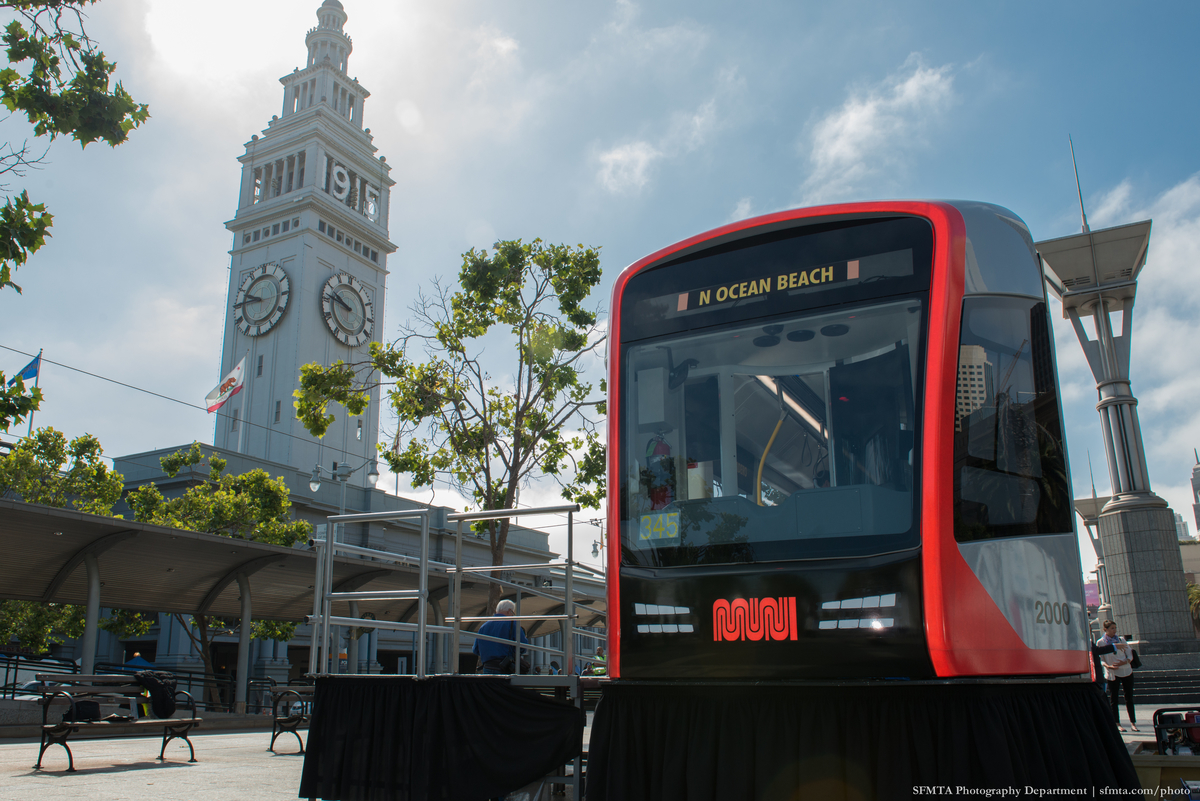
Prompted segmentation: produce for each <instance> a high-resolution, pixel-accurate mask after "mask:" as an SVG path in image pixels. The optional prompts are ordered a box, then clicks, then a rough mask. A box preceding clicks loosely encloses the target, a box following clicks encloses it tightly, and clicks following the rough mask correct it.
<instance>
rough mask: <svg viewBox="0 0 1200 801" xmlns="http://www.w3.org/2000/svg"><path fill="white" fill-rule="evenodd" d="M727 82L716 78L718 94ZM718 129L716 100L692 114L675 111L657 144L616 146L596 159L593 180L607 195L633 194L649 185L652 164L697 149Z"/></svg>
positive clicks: (634, 143) (722, 78)
mask: <svg viewBox="0 0 1200 801" xmlns="http://www.w3.org/2000/svg"><path fill="white" fill-rule="evenodd" d="M729 83H730V81H729V80H728V76H724V75H723V76H721V78H720V79H719V84H721V86H718V90H717V91H718V93H720V92H721V91H722V90H723V88H724V86H725V85H728V84H729ZM719 127H720V118H719V117H718V115H717V98H716V96H715V95H714V96H713V97H710V98H708V99H707V100H705V101H704V102H703V103H701V104H700V105H699V106H698V107H697V108H696V110H695V111H687V112H676V113H674V114H673V115H672V116H671V121H670V123H669V124H668V125H667V126H666V131H665V132H664V133H663V135H662V137H661V138H660V139H659V141H658V142H657V144H651V143H650V142H647V141H644V140H643V141H636V142H630V143H627V144H623V145H617V146H616V147H613V148H610V149H609V150H606V151H604V152H603V153H601V154H600V155H599V157H598V160H599V162H600V167H599V169H598V170H597V172H596V180H597V181H598V182H599V183H600V185H601V186H603V187H604V188H605V189H607V190H608V191H610V192H613V193H618V194H620V193H628V192H636V191H638V190H640V189H642V188H643V187H645V185H646V184H647V183H648V182H649V180H650V169H651V167H652V165H653V164H654V163H655V162H656V161H659V160H660V159H664V158H679V157H681V156H685V155H687V154H689V153H692V152H694V151H696V150H698V149H700V148H701V147H702V146H703V145H704V144H705V143H706V142H707V141H708V140H709V138H710V137H711V135H712V133H713V132H714V131H715V130H717V128H719Z"/></svg>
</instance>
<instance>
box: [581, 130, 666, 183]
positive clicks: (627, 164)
mask: <svg viewBox="0 0 1200 801" xmlns="http://www.w3.org/2000/svg"><path fill="white" fill-rule="evenodd" d="M661 156H662V151H660V150H659V149H658V148H656V147H654V146H653V145H651V144H650V143H649V142H630V143H628V144H625V145H618V146H617V147H614V148H612V149H611V150H608V151H606V152H604V153H601V154H600V157H599V160H600V170H599V172H598V173H597V174H596V179H597V180H598V181H600V184H601V185H602V186H603V187H604V188H605V189H607V190H608V191H610V192H618V193H621V192H629V191H637V190H639V189H641V188H642V187H643V186H645V185H646V182H647V181H649V180H650V176H649V172H650V165H651V164H652V163H653V162H654V161H655V160H657V159H659V158H660V157H661Z"/></svg>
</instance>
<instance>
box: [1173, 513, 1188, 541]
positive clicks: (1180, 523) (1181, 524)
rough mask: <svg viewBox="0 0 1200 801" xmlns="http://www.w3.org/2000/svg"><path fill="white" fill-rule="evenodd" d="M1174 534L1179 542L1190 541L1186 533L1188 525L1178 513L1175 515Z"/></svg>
mask: <svg viewBox="0 0 1200 801" xmlns="http://www.w3.org/2000/svg"><path fill="white" fill-rule="evenodd" d="M1175 533H1176V535H1177V536H1178V537H1179V539H1181V540H1190V539H1192V535H1191V534H1190V533H1189V532H1188V523H1187V521H1186V520H1184V519H1183V515H1181V514H1179V512H1176V513H1175Z"/></svg>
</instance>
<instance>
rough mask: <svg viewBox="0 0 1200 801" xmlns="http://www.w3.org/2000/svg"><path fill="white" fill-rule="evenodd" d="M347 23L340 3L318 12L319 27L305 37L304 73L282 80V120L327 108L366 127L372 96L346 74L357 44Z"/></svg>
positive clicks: (324, 5)
mask: <svg viewBox="0 0 1200 801" xmlns="http://www.w3.org/2000/svg"><path fill="white" fill-rule="evenodd" d="M347 19H348V17H347V14H346V11H345V9H343V8H342V4H341V3H339V2H338V0H325V2H324V3H322V4H321V7H320V8H318V9H317V27H315V28H310V29H309V31H308V34H307V35H306V36H305V37H304V44H305V47H306V48H307V49H308V61H307V63H306V64H305V66H304V68H303V69H299V68H297V69H296V70H294V71H293V72H292V74H291V75H285V76H284V77H282V78H280V79H279V82H280V83H282V84H283V116H284V118H287V117H289V116H291V115H292V114H295V113H297V112H300V111H305V110H306V109H312V108H322V107H323V108H328V109H331V110H332V111H333V112H334V113H335V114H336V115H337V116H339V117H341V118H342V119H344V120H346V121H347V122H349V123H350V124H351V125H353V126H354V127H355V128H358V129H360V130H361V129H362V127H363V104H364V103H365V102H366V100H367V98H368V97H370V96H371V93H370V92H368V91H367V90H366V89H365V88H363V86H362V84H360V83H359V82H358V79H357V78H351V77H350V76H349V75H348V74H347V72H346V70H347V69H348V68H349V65H350V52H351V51H352V50H354V42H353V40H351V38H350V37H349V36H347V35H346V31H345V30H344V27H345V25H346V20H347Z"/></svg>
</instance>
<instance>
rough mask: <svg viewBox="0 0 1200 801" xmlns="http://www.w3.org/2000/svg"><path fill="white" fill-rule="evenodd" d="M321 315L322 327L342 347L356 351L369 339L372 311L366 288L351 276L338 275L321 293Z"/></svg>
mask: <svg viewBox="0 0 1200 801" xmlns="http://www.w3.org/2000/svg"><path fill="white" fill-rule="evenodd" d="M321 312H322V313H323V314H324V315H325V324H326V325H328V326H329V330H330V331H332V332H333V335H334V336H335V337H337V338H338V341H340V342H341V343H342V344H344V345H349V346H350V347H352V348H356V347H358V346H359V345H362V344H363V343H365V342H369V341H370V340H371V333H372V332H373V331H374V329H375V308H374V306H373V305H372V303H371V295H370V293H369V292H367V288H366V287H365V286H364V285H363V284H362V282H361V281H359V280H358V279H357V278H354V277H353V276H349V275H345V274H341V273H339V274H338V275H335V276H333V277H332V278H330V279H329V280H328V281H326V282H325V286H324V288H323V289H322V290H321Z"/></svg>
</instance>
